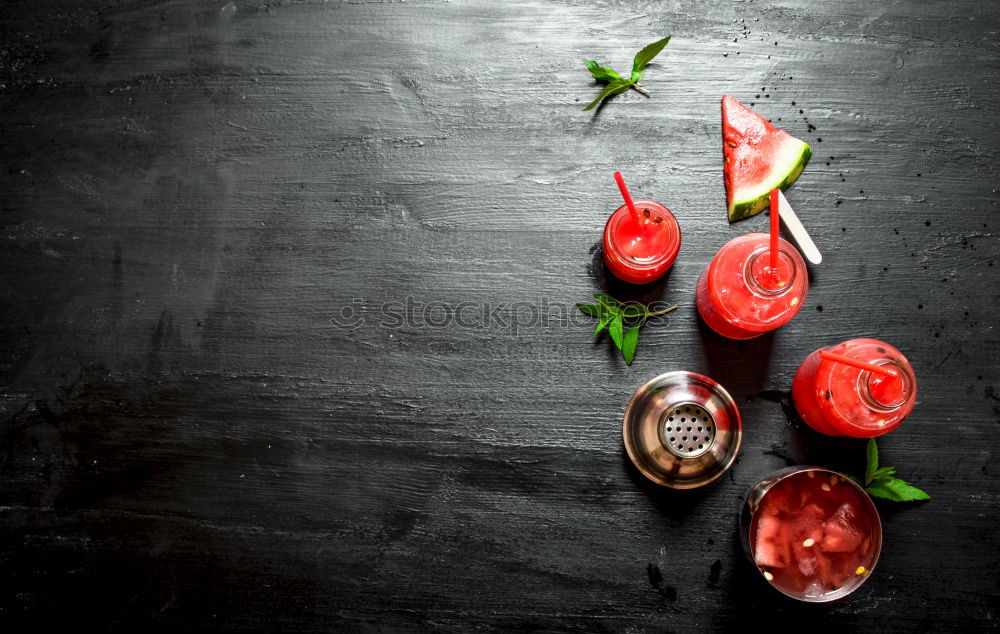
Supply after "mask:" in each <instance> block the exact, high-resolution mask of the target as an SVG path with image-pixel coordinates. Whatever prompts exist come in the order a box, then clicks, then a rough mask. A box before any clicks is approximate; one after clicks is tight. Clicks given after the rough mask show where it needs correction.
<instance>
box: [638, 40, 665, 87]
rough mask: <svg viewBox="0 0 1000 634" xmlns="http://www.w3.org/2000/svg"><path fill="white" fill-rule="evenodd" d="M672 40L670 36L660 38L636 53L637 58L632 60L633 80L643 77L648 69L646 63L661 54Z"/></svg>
mask: <svg viewBox="0 0 1000 634" xmlns="http://www.w3.org/2000/svg"><path fill="white" fill-rule="evenodd" d="M669 41H670V36H669V35H668V36H667V37H665V38H663V39H662V40H658V41H656V42H653V43H652V44H649V45H647V46H645V47H644V48H643V49H642V50H641V51H639V52H638V53H636V54H635V59H634V60H632V81H633V82H637V81H639V79H640V78H641V77H642V73H643V71H644V70H646V64H648V63H650V62H651V61H653V58H654V57H656V56H657V55H659V54H660V51H662V50H663V47H664V46H666V45H667V42H669Z"/></svg>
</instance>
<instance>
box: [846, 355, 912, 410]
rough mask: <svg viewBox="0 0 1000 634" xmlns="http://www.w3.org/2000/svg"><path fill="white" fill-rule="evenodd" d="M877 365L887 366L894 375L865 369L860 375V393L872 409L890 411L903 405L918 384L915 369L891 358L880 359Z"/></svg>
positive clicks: (864, 401) (863, 400)
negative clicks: (914, 373)
mask: <svg viewBox="0 0 1000 634" xmlns="http://www.w3.org/2000/svg"><path fill="white" fill-rule="evenodd" d="M874 363H875V364H876V365H882V366H886V367H887V368H888V369H889V370H891V371H892V373H893V374H892V375H883V374H877V373H875V372H871V371H869V370H864V371H862V372H861V374H860V375H858V395H859V396H860V397H861V401H862V402H863V403H864V404H865V405H867V406H868V407H869V408H870V409H871V410H872V411H875V412H880V413H890V412H894V411H896V410H898V409H899V408H900V407H902V406H903V404H905V403H906V402H907V401H908V400H910V397H911V396H913V390H914V387H915V386H916V377H915V376H914V375H913V371H912V370H910V369H909V368H908V367H905V366H903V365H901V364H899V363H897V362H895V361H892V360H890V359H880V360H878V361H875V362H874Z"/></svg>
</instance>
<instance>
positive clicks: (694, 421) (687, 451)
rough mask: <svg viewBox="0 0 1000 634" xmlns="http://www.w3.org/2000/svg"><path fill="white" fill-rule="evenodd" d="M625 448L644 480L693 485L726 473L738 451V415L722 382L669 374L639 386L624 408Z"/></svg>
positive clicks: (675, 485) (677, 486) (676, 486)
mask: <svg viewBox="0 0 1000 634" xmlns="http://www.w3.org/2000/svg"><path fill="white" fill-rule="evenodd" d="M623 434H624V439H625V449H626V451H628V455H629V457H630V458H631V459H632V462H633V463H635V466H636V468H638V469H639V471H641V472H642V473H643V475H645V476H646V477H647V478H649V479H650V480H652V481H653V482H656V483H657V484H662V485H663V486H666V487H670V488H674V489H693V488H696V487H700V486H704V485H706V484H708V483H709V482H712V481H713V480H715V479H716V478H718V477H719V476H720V475H722V474H723V473H725V472H726V470H727V469H729V467H730V466H731V465H732V464H733V461H734V460H735V459H736V454H737V453H738V452H739V449H740V440H741V437H742V427H741V424H740V414H739V411H738V410H737V409H736V403H734V402H733V399H732V397H731V396H729V393H728V392H726V390H724V389H723V388H722V386H721V385H719V384H718V383H716V382H715V381H713V380H712V379H710V378H708V377H707V376H702V375H700V374H695V373H693V372H668V373H666V374H661V375H660V376H658V377H656V378H655V379H653V380H651V381H649V382H648V383H646V384H645V385H643V386H642V387H640V388H639V389H638V390H637V391H636V393H635V394H634V395H633V396H632V400H631V401H629V404H628V408H627V409H626V410H625V422H624V426H623Z"/></svg>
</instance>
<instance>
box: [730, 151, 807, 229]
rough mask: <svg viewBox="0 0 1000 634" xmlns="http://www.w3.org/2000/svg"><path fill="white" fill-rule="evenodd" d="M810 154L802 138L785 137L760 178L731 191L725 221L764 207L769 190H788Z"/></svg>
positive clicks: (732, 220)
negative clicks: (731, 194)
mask: <svg viewBox="0 0 1000 634" xmlns="http://www.w3.org/2000/svg"><path fill="white" fill-rule="evenodd" d="M811 157H812V148H810V147H809V144H808V143H806V142H805V141H802V140H799V139H796V138H795V137H793V136H789V137H787V138H786V139H785V142H784V143H782V146H781V150H780V151H779V152H777V153H776V154H775V157H774V160H773V161H772V163H771V171H770V172H768V174H767V177H765V178H763V179H761V180H760V181H758V182H756V183H754V184H753V185H750V186H748V187H744V188H742V189H740V190H737V191H735V192H733V196H732V202H730V203H729V222H736V221H737V220H743V219H745V218H749V217H750V216H755V215H757V214H759V213H760V212H762V211H764V210H765V209H767V206H768V204H769V203H770V199H769V196H770V193H771V190H772V189H780V190H782V191H784V190H786V189H788V188H789V187H790V186H791V184H792V183H794V182H795V180H796V179H797V178H798V177H799V174H801V173H802V170H804V169H805V167H806V163H808V162H809V159H810V158H811Z"/></svg>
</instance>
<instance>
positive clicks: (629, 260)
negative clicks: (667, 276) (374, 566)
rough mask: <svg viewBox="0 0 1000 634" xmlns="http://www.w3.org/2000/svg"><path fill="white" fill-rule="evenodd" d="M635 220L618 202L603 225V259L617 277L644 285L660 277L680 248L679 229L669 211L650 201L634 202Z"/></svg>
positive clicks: (626, 208)
mask: <svg viewBox="0 0 1000 634" xmlns="http://www.w3.org/2000/svg"><path fill="white" fill-rule="evenodd" d="M634 205H635V207H636V211H637V212H638V215H639V223H638V224H637V223H636V221H635V220H634V219H633V217H632V214H631V212H630V211H629V209H628V205H622V206H621V207H619V208H618V209H616V210H615V212H614V213H613V214H611V217H610V218H608V222H607V224H606V225H605V226H604V242H603V247H604V248H603V252H604V262H605V263H606V264H607V265H608V269H610V270H611V272H612V273H613V274H614V275H615V277H617V278H618V279H620V280H623V281H625V282H629V283H630V284H646V283H649V282H652V281H654V280H656V279H657V278H658V277H660V276H662V275H663V274H664V273H666V272H667V270H668V269H669V268H670V267H671V265H672V264H673V263H674V260H675V259H676V258H677V252H678V251H680V248H681V229H680V226H679V225H678V224H677V219H676V218H674V215H673V214H672V213H670V210H669V209H667V208H666V207H664V206H663V205H661V204H660V203H656V202H653V201H651V200H637V201H635V202H634Z"/></svg>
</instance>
